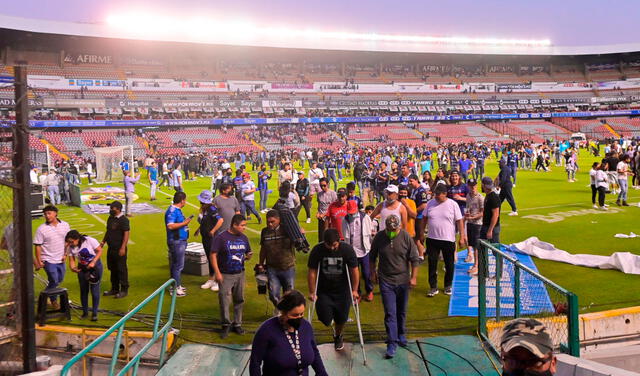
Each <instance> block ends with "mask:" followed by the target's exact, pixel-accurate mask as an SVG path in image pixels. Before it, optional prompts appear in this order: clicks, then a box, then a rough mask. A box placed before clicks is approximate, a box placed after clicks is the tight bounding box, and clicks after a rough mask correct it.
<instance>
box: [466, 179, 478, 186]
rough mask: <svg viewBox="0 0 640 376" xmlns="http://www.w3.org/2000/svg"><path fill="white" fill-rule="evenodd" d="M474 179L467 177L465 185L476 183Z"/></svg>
mask: <svg viewBox="0 0 640 376" xmlns="http://www.w3.org/2000/svg"><path fill="white" fill-rule="evenodd" d="M477 184H478V182H477V181H476V179H467V185H477Z"/></svg>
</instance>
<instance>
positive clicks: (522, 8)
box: [0, 0, 640, 46]
mask: <svg viewBox="0 0 640 376" xmlns="http://www.w3.org/2000/svg"><path fill="white" fill-rule="evenodd" d="M131 11H134V12H136V11H139V12H149V11H151V12H154V13H160V14H171V15H174V16H175V17H180V16H193V15H199V16H207V17H208V18H212V19H216V18H218V17H220V18H221V19H224V20H229V19H240V20H248V21H250V22H252V23H255V24H258V25H274V24H275V25H281V26H287V27H289V28H297V27H300V28H304V27H313V28H317V29H322V30H328V31H333V30H336V31H351V32H360V33H369V32H375V33H379V34H404V35H432V36H466V37H488V38H518V39H549V40H551V42H552V44H553V45H555V46H587V45H588V46H592V45H610V44H622V43H638V42H640V27H637V20H638V18H639V16H640V0H621V1H618V0H598V1H596V0H526V1H525V0H441V1H431V0H404V1H403V0H395V1H390V0H358V1H354V0H320V1H309V0H269V1H249V0H209V1H205V0H180V1H170V0H147V1H142V0H108V1H105V0H101V1H96V0H21V1H5V2H3V5H2V9H0V13H2V14H5V15H8V16H19V17H25V18H34V19H48V20H57V21H69V22H91V23H102V22H105V20H106V18H107V16H108V15H110V14H117V13H118V12H131ZM0 26H1V25H0Z"/></svg>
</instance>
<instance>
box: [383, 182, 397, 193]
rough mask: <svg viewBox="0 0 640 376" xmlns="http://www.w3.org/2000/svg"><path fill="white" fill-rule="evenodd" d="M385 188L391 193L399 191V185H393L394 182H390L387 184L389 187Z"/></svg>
mask: <svg viewBox="0 0 640 376" xmlns="http://www.w3.org/2000/svg"><path fill="white" fill-rule="evenodd" d="M384 190H385V191H387V192H389V193H398V186H397V185H393V184H389V185H388V186H387V188H385V189H384Z"/></svg>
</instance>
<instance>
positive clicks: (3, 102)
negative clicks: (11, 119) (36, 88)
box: [0, 98, 43, 107]
mask: <svg viewBox="0 0 640 376" xmlns="http://www.w3.org/2000/svg"><path fill="white" fill-rule="evenodd" d="M15 105H16V100H15V99H14V98H0V106H2V107H14V106H15ZM29 106H33V107H42V106H43V103H42V99H29Z"/></svg>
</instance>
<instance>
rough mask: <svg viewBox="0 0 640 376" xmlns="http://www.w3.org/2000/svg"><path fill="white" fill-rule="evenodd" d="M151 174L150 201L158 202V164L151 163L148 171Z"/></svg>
mask: <svg viewBox="0 0 640 376" xmlns="http://www.w3.org/2000/svg"><path fill="white" fill-rule="evenodd" d="M147 171H148V172H149V174H148V175H149V188H150V200H151V201H155V200H156V189H157V187H158V167H157V165H156V162H155V161H154V162H151V166H150V167H149V169H148V170H147Z"/></svg>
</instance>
